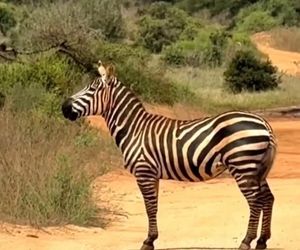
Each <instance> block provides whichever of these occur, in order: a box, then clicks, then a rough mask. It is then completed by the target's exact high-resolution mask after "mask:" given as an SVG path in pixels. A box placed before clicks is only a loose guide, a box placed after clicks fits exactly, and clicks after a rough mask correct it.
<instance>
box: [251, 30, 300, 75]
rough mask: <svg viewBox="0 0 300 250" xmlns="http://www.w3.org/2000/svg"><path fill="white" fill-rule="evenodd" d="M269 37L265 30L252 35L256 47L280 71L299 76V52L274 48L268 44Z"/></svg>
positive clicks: (269, 41)
mask: <svg viewBox="0 0 300 250" xmlns="http://www.w3.org/2000/svg"><path fill="white" fill-rule="evenodd" d="M271 39H272V37H271V36H270V35H269V34H268V33H266V32H261V33H257V34H255V35H254V36H253V37H252V41H253V42H254V43H255V44H256V47H257V49H258V50H259V51H261V52H262V53H264V54H266V55H267V56H268V57H269V58H270V60H271V62H272V63H273V64H274V65H276V66H277V67H278V69H279V70H280V71H282V72H283V73H286V74H288V75H297V76H300V53H296V52H290V51H283V50H278V49H274V48H272V47H271V46H270V43H271Z"/></svg>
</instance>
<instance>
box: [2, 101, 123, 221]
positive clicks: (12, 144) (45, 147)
mask: <svg viewBox="0 0 300 250" xmlns="http://www.w3.org/2000/svg"><path fill="white" fill-rule="evenodd" d="M8 106H9V105H5V107H4V108H3V109H2V110H1V111H0V130H1V133H0V185H1V188H0V220H2V221H8V222H14V223H22V224H23V223H24V224H31V225H34V226H41V225H57V224H65V223H73V224H79V225H86V224H97V225H99V224H100V225H102V222H103V220H102V218H101V213H100V212H99V211H98V210H99V208H98V207H96V206H95V204H94V202H93V201H92V199H91V197H92V196H91V183H92V181H93V179H94V178H95V176H97V175H100V174H103V173H104V172H106V171H107V170H108V169H109V168H110V165H111V163H112V162H115V164H118V159H119V158H118V155H117V153H116V151H115V147H114V146H113V143H112V141H111V140H108V139H107V138H106V137H101V135H100V136H99V132H98V131H97V132H96V131H93V130H90V129H87V128H86V127H84V126H79V124H78V123H73V124H71V123H70V122H65V121H62V120H58V119H57V118H55V119H54V118H50V117H45V116H43V115H41V114H37V113H35V112H32V111H28V112H22V113H21V112H13V111H12V110H10V109H9V107H8ZM115 158H117V160H115ZM99 216H100V217H99Z"/></svg>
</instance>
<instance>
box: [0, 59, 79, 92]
mask: <svg viewBox="0 0 300 250" xmlns="http://www.w3.org/2000/svg"><path fill="white" fill-rule="evenodd" d="M81 77H82V73H80V71H79V69H78V68H77V67H75V66H73V65H72V64H70V63H69V62H68V60H67V59H64V58H59V57H58V56H54V55H42V56H36V57H34V58H32V60H30V61H28V62H26V63H23V64H21V63H18V62H16V63H11V64H0V91H1V92H3V93H4V94H9V92H10V90H11V89H12V87H13V86H14V85H16V84H17V85H18V86H19V88H20V89H22V88H24V87H25V86H29V85H31V86H43V87H44V88H45V89H46V90H47V91H53V92H55V93H57V94H60V95H63V94H65V95H66V94H68V93H70V92H71V91H72V90H73V88H74V87H75V86H77V85H78V83H80V79H81Z"/></svg>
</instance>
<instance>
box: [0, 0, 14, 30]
mask: <svg viewBox="0 0 300 250" xmlns="http://www.w3.org/2000/svg"><path fill="white" fill-rule="evenodd" d="M16 24H17V21H16V19H15V16H14V12H13V9H12V8H11V7H10V6H9V5H7V4H5V3H0V31H1V32H2V33H3V34H4V35H6V33H7V32H8V31H9V30H10V29H11V28H13V27H14V26H16Z"/></svg>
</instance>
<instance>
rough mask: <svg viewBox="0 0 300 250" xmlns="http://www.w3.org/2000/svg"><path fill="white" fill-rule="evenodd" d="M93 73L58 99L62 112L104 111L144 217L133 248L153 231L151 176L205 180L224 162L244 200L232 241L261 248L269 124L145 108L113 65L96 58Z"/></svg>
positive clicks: (272, 150) (270, 151)
mask: <svg viewBox="0 0 300 250" xmlns="http://www.w3.org/2000/svg"><path fill="white" fill-rule="evenodd" d="M98 70H99V73H100V77H98V78H96V79H95V80H94V81H93V82H92V83H91V84H89V85H87V86H86V87H85V88H84V89H83V90H81V91H80V92H78V93H77V94H75V95H73V96H72V97H70V98H69V99H67V100H66V101H65V102H64V103H63V105H62V111H63V114H64V116H65V117H66V118H68V119H70V120H72V121H73V120H76V119H78V118H80V117H84V116H89V115H101V116H102V117H104V119H105V121H106V124H107V126H108V128H109V131H110V133H111V135H112V136H113V138H114V139H115V142H116V144H117V145H118V147H119V148H120V150H121V152H122V155H123V158H124V163H125V168H126V169H127V170H128V171H130V172H131V173H132V174H133V175H134V176H135V177H136V179H137V183H138V186H139V188H140V190H141V192H142V195H143V197H144V201H145V207H146V211H147V215H148V220H149V229H148V237H147V238H146V240H145V241H144V243H143V245H142V247H141V250H153V249H154V244H153V242H154V241H155V240H156V239H157V237H158V229H157V221H156V215H157V203H158V183H159V179H173V180H178V181H205V180H208V179H211V178H214V177H216V176H218V175H219V174H221V173H222V172H224V171H225V170H226V169H227V170H229V172H230V173H231V175H232V176H233V177H234V178H235V180H236V181H237V184H238V186H239V188H240V190H241V192H242V193H243V195H244V196H245V198H246V199H247V201H248V204H249V208H250V216H249V223H248V229H247V233H246V236H245V237H244V239H243V240H242V242H241V244H240V249H250V244H251V241H252V240H253V239H255V238H256V236H257V228H258V223H259V218H260V214H261V212H262V216H263V220H262V229H261V235H260V237H259V239H258V241H257V245H256V249H265V248H266V247H267V245H266V242H267V240H268V239H269V238H270V236H271V215H272V207H273V202H274V196H273V195H272V193H271V191H270V188H269V186H268V184H267V181H266V177H267V174H268V172H269V171H270V169H271V167H272V164H273V161H274V157H275V154H276V143H275V138H274V134H273V131H272V129H271V127H270V125H269V124H268V123H267V121H266V120H264V119H263V118H262V117H260V116H257V115H255V114H251V113H247V112H240V111H231V112H226V113H223V114H220V115H217V116H214V117H208V118H205V119H195V120H174V119H169V118H167V117H164V116H159V115H155V114H151V113H148V112H147V111H146V110H145V108H144V107H143V104H142V103H141V102H140V101H139V99H138V98H137V97H136V96H135V95H134V94H133V93H132V92H131V90H130V89H128V88H127V87H126V86H124V85H123V84H122V83H121V82H120V81H119V80H118V79H117V77H115V74H114V68H113V66H111V65H110V66H108V67H105V66H104V65H103V64H102V63H101V62H99V68H98Z"/></svg>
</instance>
